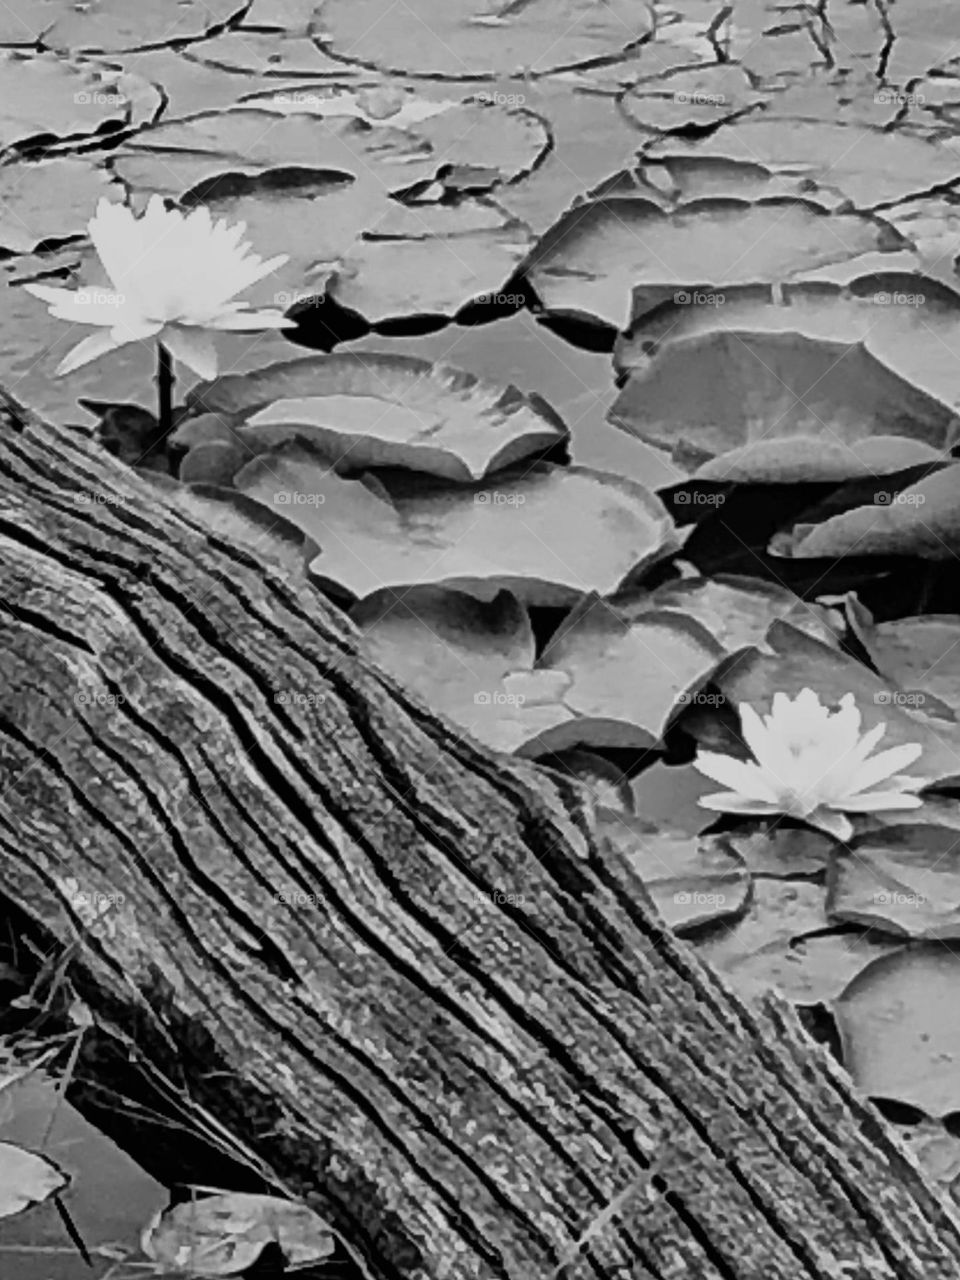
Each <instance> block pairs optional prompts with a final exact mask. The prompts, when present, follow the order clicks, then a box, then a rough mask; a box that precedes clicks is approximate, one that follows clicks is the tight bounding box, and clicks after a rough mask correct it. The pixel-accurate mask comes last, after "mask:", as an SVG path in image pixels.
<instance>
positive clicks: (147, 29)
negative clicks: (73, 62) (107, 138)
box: [0, 0, 246, 53]
mask: <svg viewBox="0 0 960 1280" xmlns="http://www.w3.org/2000/svg"><path fill="white" fill-rule="evenodd" d="M245 8H246V3H245V2H243V0H189V2H188V3H186V4H184V3H183V0H152V2H151V3H150V4H148V5H134V4H127V3H126V2H125V0H98V3H97V4H96V6H92V7H89V8H87V7H81V6H78V5H76V4H73V3H71V0H9V3H7V4H5V5H4V8H3V18H2V21H0V44H23V43H26V36H27V34H28V33H29V34H30V35H32V40H31V41H30V43H31V44H39V43H40V42H41V38H42V42H43V44H45V45H46V46H47V48H49V49H58V50H73V51H74V52H80V51H82V50H91V51H105V52H110V53H119V52H122V51H124V50H130V49H143V48H146V47H148V46H151V45H154V46H159V45H166V44H170V43H172V42H173V41H175V40H197V39H200V38H201V37H202V36H205V35H207V34H208V33H209V32H212V31H213V30H214V29H218V28H221V27H223V26H225V25H226V23H227V22H228V20H229V19H231V18H239V17H240V15H241V14H242V13H243V11H244V9H245Z"/></svg>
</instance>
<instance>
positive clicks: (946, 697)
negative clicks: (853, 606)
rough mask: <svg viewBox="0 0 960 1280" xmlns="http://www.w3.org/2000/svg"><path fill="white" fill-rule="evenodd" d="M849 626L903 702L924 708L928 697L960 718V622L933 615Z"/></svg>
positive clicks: (860, 620) (855, 619) (857, 622)
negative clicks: (959, 715) (958, 714)
mask: <svg viewBox="0 0 960 1280" xmlns="http://www.w3.org/2000/svg"><path fill="white" fill-rule="evenodd" d="M850 622H851V626H852V627H853V628H854V630H855V632H856V635H857V639H858V640H859V641H860V643H861V644H862V645H863V646H864V648H865V649H866V651H867V653H868V655H869V657H870V661H871V662H872V663H873V665H874V666H875V667H876V669H877V670H878V671H879V672H881V674H883V675H885V676H887V677H888V679H889V680H890V682H891V684H892V685H893V686H894V688H896V689H897V690H898V697H900V698H901V699H902V701H903V702H905V703H907V705H916V706H920V707H923V706H925V698H926V695H927V694H929V695H930V700H931V701H932V702H933V701H935V702H938V703H942V704H944V705H945V706H946V707H948V708H950V709H951V710H952V711H953V712H954V713H957V712H960V617H957V616H956V615H955V614H943V615H940V616H937V615H934V614H928V615H926V616H924V617H922V618H900V619H898V620H897V621H895V622H881V623H879V624H878V625H876V626H874V625H873V623H872V621H870V620H868V619H865V618H862V617H861V616H853V617H851V619H850ZM908 695H909V696H908ZM892 697H893V695H892V693H891V699H892Z"/></svg>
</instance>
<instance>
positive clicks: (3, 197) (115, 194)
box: [0, 157, 124, 253]
mask: <svg viewBox="0 0 960 1280" xmlns="http://www.w3.org/2000/svg"><path fill="white" fill-rule="evenodd" d="M123 194H124V193H123V188H122V187H121V186H120V184H119V183H116V182H113V181H112V180H111V178H110V175H109V173H108V172H107V171H106V170H105V169H103V168H101V167H99V166H98V165H95V164H91V163H90V162H89V161H88V160H85V159H68V158H66V157H64V158H62V159H61V158H58V159H55V160H36V161H29V160H20V161H18V162H17V163H16V164H9V165H3V166H0V248H2V249H5V250H6V251H7V252H8V253H33V252H34V250H36V249H38V248H40V247H41V246H43V247H46V248H55V247H57V246H58V245H60V244H63V243H65V242H66V241H69V240H74V239H77V238H79V237H83V236H86V234H87V223H88V222H89V221H90V218H91V216H92V214H93V210H94V209H96V207H97V202H98V201H99V199H100V197H101V196H105V197H106V198H107V199H108V200H115V201H122V200H123Z"/></svg>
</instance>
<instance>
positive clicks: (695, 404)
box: [609, 331, 958, 483]
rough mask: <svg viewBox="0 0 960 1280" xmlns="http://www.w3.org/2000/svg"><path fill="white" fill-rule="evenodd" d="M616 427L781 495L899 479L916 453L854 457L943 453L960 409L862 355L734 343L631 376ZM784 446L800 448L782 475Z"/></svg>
mask: <svg viewBox="0 0 960 1280" xmlns="http://www.w3.org/2000/svg"><path fill="white" fill-rule="evenodd" d="M609 417H610V420H611V421H612V422H614V423H616V424H617V425H618V426H621V427H624V428H625V429H626V430H629V431H632V432H633V433H634V434H636V435H638V436H640V438H641V439H643V440H646V441H648V442H649V443H651V444H655V445H660V446H672V447H673V448H674V450H676V451H680V452H683V453H686V454H687V455H690V456H697V457H699V458H700V460H701V462H705V461H707V460H708V459H710V458H713V457H717V455H720V458H719V459H718V461H717V463H716V465H715V466H713V467H711V468H710V471H709V473H707V476H708V478H711V479H717V478H724V479H728V478H729V479H736V480H739V481H744V480H755V481H757V482H770V481H774V482H777V481H779V482H781V483H796V481H797V480H798V479H803V480H810V481H812V480H821V479H831V480H832V479H842V478H846V477H847V476H856V475H864V474H870V468H871V467H875V466H877V465H878V464H880V465H881V466H884V468H885V469H888V468H889V467H890V466H891V465H893V466H895V467H898V466H899V465H901V463H902V461H903V459H904V456H905V451H904V450H903V449H902V448H901V447H899V446H896V445H894V446H893V447H890V446H889V445H887V444H886V443H885V444H884V446H883V447H882V448H878V449H877V450H876V451H875V452H874V453H872V454H870V455H868V456H867V457H866V458H861V457H858V455H857V454H856V452H854V453H849V452H846V450H847V448H848V447H853V446H858V445H860V444H861V443H862V442H863V441H864V440H865V439H867V438H869V437H870V436H882V437H890V436H904V437H907V438H909V439H913V440H916V441H919V442H920V443H921V444H926V445H928V446H930V447H931V448H933V449H936V448H938V447H939V448H942V447H944V444H945V442H946V441H948V440H950V439H951V438H952V437H953V436H954V435H955V433H956V428H957V425H958V419H957V416H956V414H955V413H954V412H953V410H952V409H948V408H946V407H945V406H944V405H943V404H941V403H940V402H939V401H937V400H935V399H933V397H931V396H928V395H926V394H925V393H924V392H922V391H918V390H916V389H915V388H914V387H912V386H911V385H910V384H909V383H907V382H905V381H904V380H903V379H902V378H900V377H898V376H897V375H896V374H894V373H891V372H890V370H889V369H887V367H886V366H885V365H883V364H881V363H880V362H879V361H878V360H877V359H876V358H875V357H874V356H872V355H871V354H870V353H869V352H868V351H866V350H865V349H864V348H863V347H861V346H858V345H852V346H847V345H845V344H841V343H835V342H826V341H822V340H813V339H810V338H805V337H803V336H801V335H798V334H792V333H775V334H754V333H738V332H734V331H723V332H720V331H714V332H711V333H707V334H704V335H703V336H698V337H692V338H684V339H680V340H679V341H677V342H671V343H670V344H669V345H668V346H667V347H665V348H664V350H663V352H662V353H661V354H660V355H659V356H658V357H657V358H656V359H655V360H654V361H653V362H652V363H651V364H650V365H649V366H648V367H647V368H646V369H643V370H638V371H636V372H634V373H633V374H632V375H631V377H630V379H629V380H628V382H627V384H626V386H625V387H624V388H623V390H622V391H621V392H620V395H619V396H618V398H617V400H616V401H615V403H614V404H613V406H612V407H611V409H610V413H609ZM784 439H785V440H786V441H787V442H788V444H789V447H786V448H784V449H783V451H782V457H783V462H782V466H778V459H779V457H780V450H779V449H778V447H777V446H778V445H779V444H780V442H781V441H783V440H784ZM735 451H739V452H735ZM729 453H733V457H732V458H729V459H727V457H726V456H725V455H727V454H729ZM838 472H839V475H838V474H837V473H838ZM701 474H702V473H701Z"/></svg>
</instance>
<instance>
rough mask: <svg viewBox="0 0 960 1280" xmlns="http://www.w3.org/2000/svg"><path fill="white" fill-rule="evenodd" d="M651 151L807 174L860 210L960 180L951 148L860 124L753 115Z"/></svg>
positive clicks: (959, 164) (959, 163) (958, 158)
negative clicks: (706, 133)
mask: <svg viewBox="0 0 960 1280" xmlns="http://www.w3.org/2000/svg"><path fill="white" fill-rule="evenodd" d="M758 43H762V42H758ZM644 154H645V156H649V157H651V158H653V159H664V158H665V157H667V156H670V157H674V156H685V157H694V156H695V157H697V158H711V159H724V160H732V161H740V162H742V163H748V164H759V165H762V166H763V167H764V168H765V169H766V170H768V171H769V172H770V173H772V174H784V173H785V174H788V175H790V176H796V175H797V174H802V175H803V176H804V177H805V178H806V179H807V180H808V182H810V183H811V184H813V185H815V186H822V187H827V188H830V187H833V188H835V189H837V190H838V191H839V192H841V193H842V194H843V195H844V196H846V197H847V199H849V200H851V201H853V203H854V205H855V206H856V207H857V208H860V209H868V208H872V207H874V206H877V205H883V204H892V203H894V202H895V201H898V200H905V199H907V197H908V196H911V195H920V194H922V193H924V192H926V191H929V190H930V189H931V188H933V187H939V186H946V185H949V184H950V183H952V182H954V181H955V180H956V179H957V178H958V177H960V154H958V153H957V152H956V151H955V150H953V149H952V148H951V147H949V146H946V145H941V144H938V143H935V142H928V141H926V140H924V139H922V138H918V137H916V136H913V135H910V134H906V133H890V132H887V131H885V130H883V129H881V128H873V129H871V128H866V127H864V125H863V124H860V123H857V122H855V121H854V122H851V123H850V124H849V125H844V124H834V123H831V122H828V121H821V120H815V121H813V120H811V121H804V120H792V121H789V122H788V121H785V120H783V119H767V118H766V117H765V116H764V115H760V116H747V117H745V118H744V119H741V120H735V121H733V122H732V123H731V124H723V125H721V126H720V127H719V128H718V129H716V130H715V131H714V132H713V133H711V134H710V135H709V136H707V137H703V138H692V139H687V138H685V139H682V140H681V139H678V138H672V137H671V138H665V139H662V140H657V141H655V142H653V143H651V145H650V146H649V147H647V148H645V152H644Z"/></svg>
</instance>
